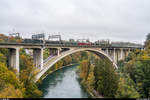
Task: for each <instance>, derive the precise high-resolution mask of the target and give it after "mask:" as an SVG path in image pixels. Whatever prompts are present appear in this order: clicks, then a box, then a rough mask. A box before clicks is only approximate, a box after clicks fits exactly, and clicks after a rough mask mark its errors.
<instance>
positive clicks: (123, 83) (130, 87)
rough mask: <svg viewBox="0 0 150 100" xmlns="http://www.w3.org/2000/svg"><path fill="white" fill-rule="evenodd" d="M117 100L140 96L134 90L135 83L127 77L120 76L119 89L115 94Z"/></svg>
mask: <svg viewBox="0 0 150 100" xmlns="http://www.w3.org/2000/svg"><path fill="white" fill-rule="evenodd" d="M116 97H117V98H139V97H140V95H139V93H138V92H137V90H136V89H135V83H134V82H133V80H132V79H131V78H130V76H129V75H123V74H121V76H120V79H119V87H118V90H117V94H116Z"/></svg>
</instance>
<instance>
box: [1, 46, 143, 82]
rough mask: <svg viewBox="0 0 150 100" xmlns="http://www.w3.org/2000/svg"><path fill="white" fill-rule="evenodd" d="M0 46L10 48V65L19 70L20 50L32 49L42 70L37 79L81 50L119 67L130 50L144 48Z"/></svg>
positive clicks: (36, 65) (34, 58) (36, 64)
mask: <svg viewBox="0 0 150 100" xmlns="http://www.w3.org/2000/svg"><path fill="white" fill-rule="evenodd" d="M0 48H8V49H9V51H10V54H9V66H10V67H13V68H15V69H16V70H17V71H18V72H19V50H20V49H21V48H24V49H32V50H33V62H34V64H35V67H37V68H38V69H39V70H40V71H39V73H38V74H37V75H36V81H37V80H38V79H40V77H41V76H42V75H43V74H44V73H45V72H46V71H47V70H48V69H49V68H50V67H51V66H53V65H54V64H55V63H56V62H58V61H59V60H61V59H63V58H64V57H66V56H68V55H70V54H73V53H76V52H79V51H89V52H92V53H95V54H96V55H98V56H100V57H101V58H104V57H105V58H107V59H109V60H110V61H111V62H112V63H113V65H114V67H115V68H117V65H116V63H117V61H119V60H123V59H124V58H125V57H126V56H127V55H128V54H129V52H130V51H133V50H135V49H143V48H142V47H138V48H137V47H100V46H72V45H52V44H51V45H43V44H30V43H26V44H25V43H0ZM44 48H48V49H49V52H50V55H49V57H48V58H47V59H45V60H43V51H44Z"/></svg>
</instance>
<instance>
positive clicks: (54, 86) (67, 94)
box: [39, 65, 89, 98]
mask: <svg viewBox="0 0 150 100" xmlns="http://www.w3.org/2000/svg"><path fill="white" fill-rule="evenodd" d="M76 69H77V65H72V66H69V67H64V68H62V69H59V70H57V71H55V72H53V73H52V74H49V75H48V76H47V77H46V78H45V79H44V80H43V81H42V84H41V85H40V86H39V89H40V90H41V91H42V92H43V98H88V97H89V96H88V93H87V92H86V91H85V90H84V89H83V87H82V86H81V85H80V83H79V81H78V80H77V73H76Z"/></svg>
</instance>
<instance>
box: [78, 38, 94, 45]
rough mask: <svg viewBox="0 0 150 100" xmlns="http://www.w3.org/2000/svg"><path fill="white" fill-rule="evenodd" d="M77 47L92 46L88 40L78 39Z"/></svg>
mask: <svg viewBox="0 0 150 100" xmlns="http://www.w3.org/2000/svg"><path fill="white" fill-rule="evenodd" d="M77 41H78V45H92V43H91V42H90V41H89V40H88V39H78V40H77Z"/></svg>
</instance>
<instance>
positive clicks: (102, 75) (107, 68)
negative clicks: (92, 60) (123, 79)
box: [94, 59, 119, 97]
mask: <svg viewBox="0 0 150 100" xmlns="http://www.w3.org/2000/svg"><path fill="white" fill-rule="evenodd" d="M94 76H95V89H96V90H97V91H98V92H99V93H100V94H101V95H103V96H104V97H115V95H116V92H117V89H118V81H119V79H118V78H119V77H118V75H117V73H116V72H115V70H114V67H113V65H112V63H111V62H110V61H109V60H108V59H100V60H99V61H97V62H96V64H95V67H94Z"/></svg>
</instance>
